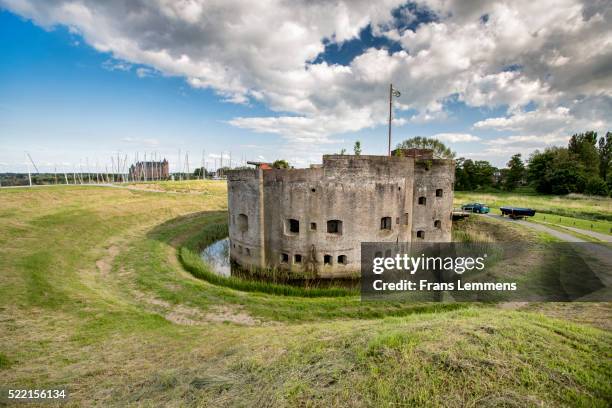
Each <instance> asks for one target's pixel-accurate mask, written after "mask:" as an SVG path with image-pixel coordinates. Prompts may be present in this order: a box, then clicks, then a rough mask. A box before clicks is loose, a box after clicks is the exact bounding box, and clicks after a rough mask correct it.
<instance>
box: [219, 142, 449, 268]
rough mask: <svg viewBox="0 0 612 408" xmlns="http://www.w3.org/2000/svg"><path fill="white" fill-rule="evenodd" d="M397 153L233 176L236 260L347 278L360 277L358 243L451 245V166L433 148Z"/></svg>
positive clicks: (230, 199)
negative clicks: (358, 275) (441, 243)
mask: <svg viewBox="0 0 612 408" xmlns="http://www.w3.org/2000/svg"><path fill="white" fill-rule="evenodd" d="M396 154H398V155H394V156H391V157H388V156H350V155H329V156H323V165H317V166H311V168H308V169H272V168H267V169H264V168H262V167H259V168H257V169H249V170H235V171H231V172H228V179H227V180H228V181H227V183H228V208H229V238H230V256H231V258H232V260H234V261H235V262H237V263H238V264H239V265H241V266H242V267H246V268H248V267H259V268H268V267H275V268H281V269H284V268H287V269H290V270H291V271H292V272H297V273H303V274H304V275H305V276H318V277H323V278H325V277H347V276H352V275H357V274H358V273H359V271H360V267H361V260H360V257H361V242H410V241H415V240H423V241H429V242H432V241H433V242H449V241H450V240H451V223H452V203H453V181H454V174H455V172H454V168H455V164H454V162H453V161H452V160H443V159H434V158H433V157H432V152H431V151H430V150H417V149H410V150H404V151H400V152H399V153H396Z"/></svg>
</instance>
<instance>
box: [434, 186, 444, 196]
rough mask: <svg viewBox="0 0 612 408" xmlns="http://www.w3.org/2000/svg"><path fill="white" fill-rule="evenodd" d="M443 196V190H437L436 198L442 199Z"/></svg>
mask: <svg viewBox="0 0 612 408" xmlns="http://www.w3.org/2000/svg"><path fill="white" fill-rule="evenodd" d="M443 194H444V192H443V191H442V189H441V188H439V189H437V190H436V197H442V195H443Z"/></svg>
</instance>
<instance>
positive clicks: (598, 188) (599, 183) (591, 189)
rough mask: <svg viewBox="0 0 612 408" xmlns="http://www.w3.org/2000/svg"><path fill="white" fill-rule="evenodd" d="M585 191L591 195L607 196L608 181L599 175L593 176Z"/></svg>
mask: <svg viewBox="0 0 612 408" xmlns="http://www.w3.org/2000/svg"><path fill="white" fill-rule="evenodd" d="M584 192H585V194H589V195H598V196H607V195H608V186H607V185H606V182H605V181H603V180H602V179H600V178H599V177H592V178H591V179H589V181H587V183H586V186H585V187H584Z"/></svg>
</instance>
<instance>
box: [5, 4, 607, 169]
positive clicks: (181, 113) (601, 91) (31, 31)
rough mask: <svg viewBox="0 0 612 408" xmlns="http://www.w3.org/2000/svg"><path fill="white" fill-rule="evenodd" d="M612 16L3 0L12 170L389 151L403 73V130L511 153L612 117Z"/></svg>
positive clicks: (564, 10)
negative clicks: (357, 148)
mask: <svg viewBox="0 0 612 408" xmlns="http://www.w3.org/2000/svg"><path fill="white" fill-rule="evenodd" d="M611 27H612V3H610V2H609V1H585V2H582V1H578V0H555V1H552V0H551V1H546V0H542V1H533V0H529V1H523V0H512V1H471V2H453V1H447V0H423V1H416V2H409V3H406V2H404V1H396V0H381V1H377V2H373V1H370V0H368V1H365V0H352V1H331V0H330V1H316V0H303V1H300V0H295V1H279V0H261V1H257V2H253V1H250V0H209V1H204V0H176V1H170V0H130V1H127V0H124V1H120V0H108V1H104V2H100V1H96V0H70V1H63V0H46V1H36V0H0V53H1V55H2V57H0V172H6V171H19V172H23V171H26V170H27V167H28V164H27V163H28V159H27V156H26V152H28V153H29V154H30V155H31V156H32V158H33V160H34V162H35V163H36V165H37V167H38V168H39V170H40V171H53V170H54V169H57V170H58V171H60V172H61V171H74V170H78V169H87V168H89V169H90V170H92V171H94V170H96V169H97V170H103V169H104V168H105V167H109V168H110V167H111V157H114V158H116V157H117V156H119V157H121V158H122V160H123V158H124V157H127V158H128V161H129V162H131V161H134V160H135V159H136V157H138V158H139V159H143V158H144V154H145V153H146V154H147V158H151V157H155V158H161V157H166V158H167V159H168V160H169V161H170V166H171V171H176V170H177V169H178V166H179V157H180V159H181V163H180V165H181V167H184V166H185V164H186V160H185V158H186V155H188V157H189V163H190V167H191V169H193V168H194V167H196V166H200V165H201V164H202V163H206V166H207V167H209V168H212V167H213V166H214V165H215V164H217V165H218V164H219V163H220V158H221V157H223V160H224V164H226V163H227V162H228V161H229V157H230V155H231V158H232V161H233V164H234V165H236V164H239V163H242V162H243V161H244V160H255V161H273V160H275V159H281V158H282V159H286V160H288V161H289V162H290V163H291V164H292V165H294V166H296V167H305V166H308V165H309V164H311V163H320V162H321V155H323V154H332V153H338V152H340V151H341V150H342V149H346V150H347V151H348V152H352V146H353V144H354V142H355V141H356V140H359V141H361V144H362V150H363V154H385V153H386V151H387V121H388V108H389V105H388V91H389V83H393V85H394V87H395V88H396V89H398V90H399V91H400V93H401V96H400V97H398V98H395V100H394V123H393V141H394V143H397V142H400V141H401V140H404V139H407V138H410V137H414V136H426V137H435V138H437V139H439V140H441V141H443V142H444V143H446V144H447V145H449V146H450V147H451V148H452V149H453V150H454V151H456V152H457V155H458V157H468V158H472V159H475V160H489V161H490V162H492V163H493V164H494V165H497V166H504V165H505V163H506V162H507V161H508V159H509V158H510V156H511V155H512V154H514V153H522V154H523V155H524V157H528V155H529V154H530V153H531V152H533V151H534V150H536V149H543V148H546V147H548V146H553V145H565V144H566V143H567V139H568V138H569V136H570V135H571V134H573V133H576V132H584V131H587V130H595V131H597V132H599V134H603V133H605V132H606V131H609V130H612V126H611V125H612V29H611ZM137 155H138V156H137Z"/></svg>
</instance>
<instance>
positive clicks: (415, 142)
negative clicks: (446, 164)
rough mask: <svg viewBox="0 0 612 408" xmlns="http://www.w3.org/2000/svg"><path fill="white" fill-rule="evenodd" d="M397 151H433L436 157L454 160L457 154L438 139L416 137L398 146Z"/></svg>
mask: <svg viewBox="0 0 612 408" xmlns="http://www.w3.org/2000/svg"><path fill="white" fill-rule="evenodd" d="M397 149H432V150H433V155H434V157H437V158H440V159H454V158H455V153H454V152H453V151H452V150H451V149H450V148H448V147H446V145H445V144H444V143H442V142H440V141H439V140H438V139H433V138H428V137H421V136H416V137H413V138H410V139H406V140H404V141H403V142H401V143H399V144H398V145H397Z"/></svg>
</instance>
